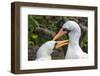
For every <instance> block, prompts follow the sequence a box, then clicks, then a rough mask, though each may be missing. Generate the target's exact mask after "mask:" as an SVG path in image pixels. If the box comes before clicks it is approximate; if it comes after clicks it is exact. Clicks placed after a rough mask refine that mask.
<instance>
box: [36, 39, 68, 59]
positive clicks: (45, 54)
mask: <svg viewBox="0 0 100 76" xmlns="http://www.w3.org/2000/svg"><path fill="white" fill-rule="evenodd" d="M68 43H69V40H62V41H54V40H51V41H47V42H46V43H44V44H43V45H42V46H40V48H39V49H38V51H37V54H36V60H40V61H45V60H52V58H51V54H52V53H53V52H54V49H58V48H60V47H62V46H65V45H68Z"/></svg>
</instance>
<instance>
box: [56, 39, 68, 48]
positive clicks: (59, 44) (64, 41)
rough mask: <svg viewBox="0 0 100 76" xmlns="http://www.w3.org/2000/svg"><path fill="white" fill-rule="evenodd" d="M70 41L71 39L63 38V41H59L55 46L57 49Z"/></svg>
mask: <svg viewBox="0 0 100 76" xmlns="http://www.w3.org/2000/svg"><path fill="white" fill-rule="evenodd" d="M68 43H69V40H63V41H57V44H56V46H55V48H56V49H58V48H60V47H62V46H65V45H67V44H68Z"/></svg>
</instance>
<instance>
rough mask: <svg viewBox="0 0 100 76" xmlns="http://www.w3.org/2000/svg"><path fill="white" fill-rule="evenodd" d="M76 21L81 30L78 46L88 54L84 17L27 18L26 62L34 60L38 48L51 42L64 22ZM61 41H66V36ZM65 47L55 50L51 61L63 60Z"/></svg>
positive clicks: (86, 23)
mask: <svg viewBox="0 0 100 76" xmlns="http://www.w3.org/2000/svg"><path fill="white" fill-rule="evenodd" d="M68 20H74V21H76V22H77V23H78V24H79V25H80V27H81V30H82V35H81V38H80V46H81V48H82V49H83V51H85V52H87V53H88V51H87V50H88V37H87V31H88V29H87V28H88V19H87V18H86V17H69V16H66V17H65V16H39V15H29V16H28V60H34V59H35V58H36V52H37V50H38V48H39V47H40V46H41V45H42V44H43V43H45V42H46V41H49V40H51V39H52V38H53V37H54V35H55V34H56V33H57V32H58V31H59V29H60V28H61V26H62V25H63V24H64V23H65V21H68ZM62 39H68V37H67V36H63V37H62V38H61V39H60V40H62ZM66 49H67V47H63V48H60V49H58V50H55V51H54V53H52V59H63V58H64V54H65V53H66ZM61 50H64V51H61Z"/></svg>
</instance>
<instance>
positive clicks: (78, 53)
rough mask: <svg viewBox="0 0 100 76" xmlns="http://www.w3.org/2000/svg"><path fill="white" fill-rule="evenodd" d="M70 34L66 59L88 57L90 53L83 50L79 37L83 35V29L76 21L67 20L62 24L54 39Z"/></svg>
mask: <svg viewBox="0 0 100 76" xmlns="http://www.w3.org/2000/svg"><path fill="white" fill-rule="evenodd" d="M67 33H68V35H69V45H68V49H67V54H66V56H65V59H83V58H88V54H87V53H85V52H83V51H82V49H81V48H80V46H79V39H80V36H81V29H80V27H79V25H78V24H77V23H76V22H75V21H67V22H65V24H64V25H63V26H62V28H61V29H60V31H59V32H58V33H57V35H56V36H55V37H54V38H53V40H56V39H58V38H59V37H61V36H62V35H64V34H67Z"/></svg>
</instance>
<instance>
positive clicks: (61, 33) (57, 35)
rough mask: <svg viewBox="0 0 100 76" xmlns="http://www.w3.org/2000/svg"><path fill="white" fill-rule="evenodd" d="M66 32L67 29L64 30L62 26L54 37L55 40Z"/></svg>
mask: <svg viewBox="0 0 100 76" xmlns="http://www.w3.org/2000/svg"><path fill="white" fill-rule="evenodd" d="M64 34H67V31H63V28H61V29H60V31H59V32H58V33H57V34H56V36H55V37H54V38H53V40H57V39H58V38H60V37H61V36H62V35H64Z"/></svg>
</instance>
